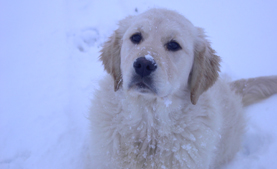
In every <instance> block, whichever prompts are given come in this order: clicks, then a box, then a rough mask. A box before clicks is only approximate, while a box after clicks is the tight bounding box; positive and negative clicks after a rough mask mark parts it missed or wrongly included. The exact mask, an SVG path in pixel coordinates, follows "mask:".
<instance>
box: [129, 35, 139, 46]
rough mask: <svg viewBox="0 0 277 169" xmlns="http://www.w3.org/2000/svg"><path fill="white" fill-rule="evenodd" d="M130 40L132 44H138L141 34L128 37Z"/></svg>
mask: <svg viewBox="0 0 277 169" xmlns="http://www.w3.org/2000/svg"><path fill="white" fill-rule="evenodd" d="M130 39H131V41H132V42H133V43H134V44H139V43H140V41H141V40H142V36H141V33H136V34H134V35H132V36H131V37H130Z"/></svg>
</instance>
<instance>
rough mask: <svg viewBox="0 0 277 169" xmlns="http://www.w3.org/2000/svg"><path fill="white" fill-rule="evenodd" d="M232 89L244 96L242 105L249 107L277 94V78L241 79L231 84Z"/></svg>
mask: <svg viewBox="0 0 277 169" xmlns="http://www.w3.org/2000/svg"><path fill="white" fill-rule="evenodd" d="M230 85H231V88H232V89H233V90H234V91H235V92H236V93H237V94H239V95H241V96H242V103H243V105H244V106H248V105H250V104H252V103H255V102H258V101H260V100H262V99H265V98H267V97H269V96H271V95H273V94H275V93H277V76H266V77H257V78H251V79H241V80H237V81H234V82H231V84H230Z"/></svg>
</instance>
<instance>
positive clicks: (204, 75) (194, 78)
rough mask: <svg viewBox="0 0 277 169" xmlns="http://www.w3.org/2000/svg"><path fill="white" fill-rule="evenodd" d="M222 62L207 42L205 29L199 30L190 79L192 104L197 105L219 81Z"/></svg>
mask: <svg viewBox="0 0 277 169" xmlns="http://www.w3.org/2000/svg"><path fill="white" fill-rule="evenodd" d="M220 60H221V59H220V57H219V56H217V55H215V51H214V50H213V49H212V48H211V46H210V43H209V41H207V40H206V36H205V34H204V31H203V29H201V28H198V37H197V40H196V42H195V45H194V63H193V67H192V71H191V74H190V79H189V86H190V91H191V93H190V99H191V103H192V104H194V105H195V104H196V103H197V100H198V98H199V96H200V95H201V94H202V93H203V92H205V91H206V90H207V89H208V88H209V87H211V86H212V85H213V84H214V83H215V81H216V80H217V78H218V72H219V71H220V69H219V66H220V65H219V62H220Z"/></svg>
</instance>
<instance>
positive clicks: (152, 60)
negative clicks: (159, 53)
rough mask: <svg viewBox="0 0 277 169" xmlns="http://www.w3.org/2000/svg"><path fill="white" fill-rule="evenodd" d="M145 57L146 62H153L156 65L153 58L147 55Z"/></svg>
mask: <svg viewBox="0 0 277 169" xmlns="http://www.w3.org/2000/svg"><path fill="white" fill-rule="evenodd" d="M144 57H145V59H146V60H148V61H150V62H152V63H153V64H154V63H155V61H154V58H153V56H151V55H149V54H147V55H145V56H144Z"/></svg>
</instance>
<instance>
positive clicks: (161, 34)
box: [100, 9, 220, 104]
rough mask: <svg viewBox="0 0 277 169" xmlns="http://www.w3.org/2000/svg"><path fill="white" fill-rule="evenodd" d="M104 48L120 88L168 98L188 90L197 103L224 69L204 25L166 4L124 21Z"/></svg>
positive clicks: (105, 60)
mask: <svg viewBox="0 0 277 169" xmlns="http://www.w3.org/2000/svg"><path fill="white" fill-rule="evenodd" d="M101 52H102V54H101V56H100V59H101V60H102V62H103V64H104V67H105V69H106V71H107V72H108V73H110V74H111V75H112V76H113V78H114V89H115V91H117V90H118V89H119V88H121V87H122V88H123V90H125V91H128V92H131V93H133V94H134V93H135V94H140V95H148V96H154V97H165V96H168V95H170V94H173V93H175V92H180V91H182V90H186V89H188V90H190V93H191V96H190V98H191V102H192V103H193V104H196V102H197V100H198V98H199V96H200V95H201V94H202V93H203V92H204V91H206V90H207V89H208V88H209V87H211V86H212V85H213V84H214V82H215V81H216V79H217V77H218V72H219V61H220V58H219V57H218V56H217V55H215V51H214V50H213V49H212V48H211V47H210V43H209V42H208V41H207V40H206V38H205V34H204V32H203V30H202V29H201V28H197V27H194V26H193V25H192V23H191V22H190V21H188V20H187V19H186V18H185V17H183V16H182V15H180V14H178V13H176V12H174V11H170V10H165V9H151V10H149V11H147V12H145V13H143V14H141V15H138V16H132V17H127V18H126V19H124V20H122V21H121V22H120V23H119V28H118V29H117V30H116V31H115V32H114V34H113V35H112V36H111V37H110V39H109V40H108V41H107V42H106V43H105V44H104V47H103V49H102V51H101Z"/></svg>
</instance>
